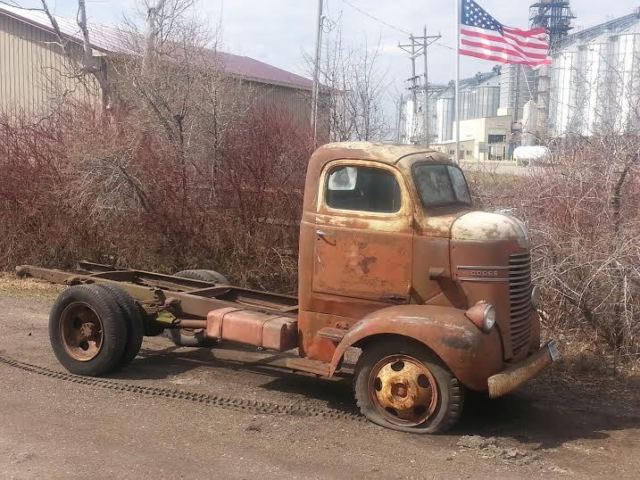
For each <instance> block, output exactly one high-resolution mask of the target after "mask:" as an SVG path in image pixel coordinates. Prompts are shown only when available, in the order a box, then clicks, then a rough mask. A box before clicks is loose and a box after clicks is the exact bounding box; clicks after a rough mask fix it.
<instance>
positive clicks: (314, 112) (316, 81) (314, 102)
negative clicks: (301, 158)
mask: <svg viewBox="0 0 640 480" xmlns="http://www.w3.org/2000/svg"><path fill="white" fill-rule="evenodd" d="M323 7H324V5H323V0H318V17H317V24H316V56H315V64H314V68H313V91H312V93H311V97H312V98H311V129H312V130H313V145H314V147H317V146H318V97H319V96H320V55H321V52H322V26H323V23H324V16H323V13H322V12H323Z"/></svg>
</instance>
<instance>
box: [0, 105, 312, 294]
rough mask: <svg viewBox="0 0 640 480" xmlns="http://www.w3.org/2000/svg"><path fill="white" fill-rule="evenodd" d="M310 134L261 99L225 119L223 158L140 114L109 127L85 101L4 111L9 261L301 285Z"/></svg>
mask: <svg viewBox="0 0 640 480" xmlns="http://www.w3.org/2000/svg"><path fill="white" fill-rule="evenodd" d="M308 133H309V132H308V131H306V129H301V128H299V127H297V126H296V124H295V123H294V122H293V121H292V120H291V118H290V117H289V116H288V115H287V114H286V113H285V112H282V111H278V110H276V109H267V108H257V107H256V108H253V109H250V110H248V111H247V112H246V113H245V114H244V115H243V116H241V117H238V118H237V119H236V120H235V121H234V123H233V124H232V126H230V127H229V128H228V129H227V130H226V132H225V133H224V135H223V136H222V137H221V141H220V142H219V147H218V149H217V151H216V152H215V164H214V162H213V161H212V160H210V156H211V157H212V156H213V153H214V152H208V151H206V149H204V148H195V147H192V149H191V150H190V151H188V152H184V151H183V152H178V151H176V148H175V145H174V144H172V143H171V142H168V141H167V140H166V139H165V138H163V137H162V135H158V134H154V133H150V132H149V131H146V130H142V129H140V128H139V127H137V126H136V118H135V117H128V118H127V117H125V118H121V119H118V120H117V121H116V120H114V121H113V122H112V124H110V125H108V126H105V125H104V124H103V122H100V121H98V120H96V119H95V118H93V116H92V113H91V111H90V110H86V111H85V110H83V109H80V108H78V107H74V108H73V109H72V111H70V112H68V114H63V113H58V114H57V116H56V118H55V121H50V122H46V123H41V124H38V125H31V124H28V123H27V122H25V121H21V122H20V121H18V122H16V121H15V120H12V121H11V122H9V121H8V120H7V119H4V120H1V121H0V171H2V172H3V175H2V177H0V226H1V230H2V235H1V236H0V268H3V269H12V268H14V267H15V266H16V265H17V264H24V263H31V264H37V265H45V266H50V267H61V268H68V267H72V266H73V265H74V264H75V262H76V261H77V260H79V259H82V258H89V259H93V260H101V261H107V262H115V263H117V264H119V265H126V266H135V267H136V268H144V269H152V270H159V271H165V272H173V271H177V270H181V269H184V268H191V267H199V268H214V269H217V270H220V271H222V272H224V273H225V274H228V275H230V276H231V277H232V278H233V279H234V280H235V281H236V282H238V283H239V284H242V285H246V286H251V287H259V288H266V289H276V290H279V291H285V292H293V291H294V290H295V288H296V281H295V279H296V262H297V248H298V245H297V228H298V223H299V219H300V209H301V198H302V197H301V193H302V189H303V186H304V176H305V171H306V163H307V160H308V158H309V155H310V147H311V142H310V140H309V134H308ZM194 152H197V153H194ZM203 168H206V169H207V170H206V171H203Z"/></svg>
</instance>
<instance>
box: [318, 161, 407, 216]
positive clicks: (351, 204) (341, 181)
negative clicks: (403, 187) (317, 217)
mask: <svg viewBox="0 0 640 480" xmlns="http://www.w3.org/2000/svg"><path fill="white" fill-rule="evenodd" d="M325 201H326V202H327V205H328V206H329V207H331V208H337V209H340V210H356V211H360V212H375V213H395V212H397V211H399V210H400V206H401V202H402V197H401V194H400V185H398V181H397V180H396V177H395V176H394V175H393V174H392V173H391V172H389V171H387V170H383V169H380V168H372V167H360V166H339V167H335V168H334V169H332V170H331V172H330V173H329V176H328V180H327V185H326V188H325Z"/></svg>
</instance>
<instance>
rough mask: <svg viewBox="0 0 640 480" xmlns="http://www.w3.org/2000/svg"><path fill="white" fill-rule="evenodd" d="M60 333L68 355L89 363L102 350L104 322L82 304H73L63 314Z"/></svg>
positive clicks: (88, 307)
mask: <svg viewBox="0 0 640 480" xmlns="http://www.w3.org/2000/svg"><path fill="white" fill-rule="evenodd" d="M60 331H61V332H60V333H61V338H62V341H63V343H64V348H65V350H66V351H67V353H68V354H69V355H70V356H71V357H73V358H74V359H75V360H78V361H81V362H88V361H89V360H92V359H94V358H95V357H96V356H97V355H98V353H100V350H101V348H102V341H103V331H102V322H101V320H100V317H99V316H98V315H97V314H96V312H95V311H94V310H93V309H92V308H91V307H90V306H89V305H87V304H85V303H82V302H75V303H71V304H69V305H68V306H67V308H65V310H64V311H63V312H62V315H61V318H60Z"/></svg>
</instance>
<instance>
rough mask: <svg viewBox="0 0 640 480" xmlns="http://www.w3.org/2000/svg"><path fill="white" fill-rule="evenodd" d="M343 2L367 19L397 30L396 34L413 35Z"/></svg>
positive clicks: (344, 0) (343, 0) (344, 1)
mask: <svg viewBox="0 0 640 480" xmlns="http://www.w3.org/2000/svg"><path fill="white" fill-rule="evenodd" d="M342 2H343V3H345V4H347V5H349V6H350V7H351V8H353V9H354V10H356V11H358V12H360V13H361V14H362V15H364V16H365V17H369V18H370V19H371V20H373V21H376V22H378V23H380V24H382V25H384V26H385V27H387V28H391V29H392V30H395V31H396V32H400V33H402V34H404V35H411V32H408V31H407V30H403V29H402V28H400V27H396V26H395V25H391V24H390V23H388V22H385V21H384V20H382V19H380V18H378V17H376V16H374V15H371V14H370V13H369V12H367V11H365V10H363V9H361V8H360V7H358V6H356V5H354V4H353V3H351V2H350V1H349V0H342Z"/></svg>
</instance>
